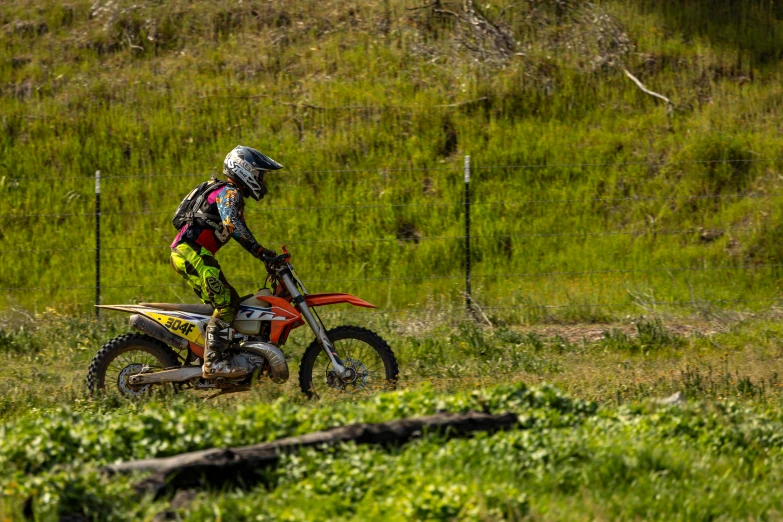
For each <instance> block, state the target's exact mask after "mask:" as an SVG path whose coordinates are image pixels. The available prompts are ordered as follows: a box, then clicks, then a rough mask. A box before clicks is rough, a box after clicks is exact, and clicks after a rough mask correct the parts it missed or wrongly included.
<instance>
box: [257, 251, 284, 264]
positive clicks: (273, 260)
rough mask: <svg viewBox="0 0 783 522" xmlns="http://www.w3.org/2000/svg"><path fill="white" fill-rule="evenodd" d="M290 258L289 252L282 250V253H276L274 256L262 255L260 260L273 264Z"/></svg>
mask: <svg viewBox="0 0 783 522" xmlns="http://www.w3.org/2000/svg"><path fill="white" fill-rule="evenodd" d="M290 258H291V254H289V253H288V252H283V253H282V254H279V255H276V256H274V257H262V258H261V260H262V261H263V262H264V263H266V264H267V265H270V266H274V265H278V264H280V262H281V261H288V259H290Z"/></svg>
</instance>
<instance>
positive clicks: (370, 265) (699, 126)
mask: <svg viewBox="0 0 783 522" xmlns="http://www.w3.org/2000/svg"><path fill="white" fill-rule="evenodd" d="M510 4H511V2H494V1H493V2H489V3H488V4H486V5H485V4H481V9H482V10H483V11H484V12H485V13H486V15H487V16H488V17H489V18H490V19H494V18H495V17H497V16H499V15H500V13H501V10H502V9H503V8H505V7H508V6H509V5H510ZM599 4H600V5H599V7H598V8H595V9H597V10H593V11H590V9H593V8H592V7H589V6H587V5H586V4H582V7H580V8H579V9H578V10H576V11H574V10H572V8H569V7H567V6H569V5H573V3H572V2H562V3H558V4H557V5H560V6H566V7H564V8H562V9H560V8H558V7H557V6H556V5H555V4H554V3H547V2H530V3H522V4H519V5H517V6H516V7H514V8H512V9H509V10H507V11H506V12H505V13H504V14H503V17H504V20H505V22H506V23H507V24H508V25H507V27H508V29H509V30H510V31H512V32H513V34H514V37H515V39H516V40H518V41H519V44H518V48H517V49H516V51H518V52H519V55H515V56H513V57H511V58H509V59H507V60H506V59H502V58H500V57H499V56H498V55H497V54H496V53H495V52H494V51H493V49H492V47H491V46H490V45H489V44H488V43H487V41H482V40H477V39H476V38H475V35H473V34H471V33H469V32H465V28H464V27H460V26H459V24H457V23H455V20H454V19H453V17H451V16H449V15H445V16H438V15H437V14H436V13H433V12H432V11H431V10H427V9H409V8H412V7H416V6H419V5H422V4H421V3H415V2H405V1H396V0H386V1H383V2H381V1H373V2H364V3H350V2H349V3H346V2H338V1H336V0H327V1H321V2H313V1H308V0H293V1H285V2H284V1H282V0H279V1H277V0H276V1H272V2H258V1H244V2H242V3H241V4H239V3H234V4H230V5H229V4H226V3H223V2H215V1H211V0H195V1H192V2H185V1H174V2H163V3H145V4H138V3H136V4H134V3H132V2H125V1H122V2H117V3H101V2H99V3H94V2H87V1H85V0H74V1H72V2H69V3H68V4H61V3H59V2H51V1H45V0H39V1H36V2H33V3H30V2H21V1H18V0H12V1H10V2H5V3H3V4H2V6H0V189H1V190H2V191H3V194H4V196H5V198H4V201H5V205H4V208H3V211H2V216H0V221H1V222H2V223H0V263H2V267H3V268H2V271H0V288H3V289H4V290H2V292H1V293H0V306H2V308H3V311H2V314H0V356H2V357H3V360H4V374H5V375H7V376H9V378H4V379H2V380H0V439H1V440H2V441H3V443H2V444H0V467H1V468H2V469H3V470H4V471H5V473H4V475H3V476H2V477H0V492H2V493H0V518H8V519H10V520H16V519H22V518H24V517H30V516H31V514H32V516H33V517H35V518H37V519H38V520H57V519H59V517H61V516H63V515H66V514H73V513H75V514H82V515H84V516H86V517H87V518H88V519H96V520H152V518H153V517H154V516H156V515H159V514H161V513H163V512H165V511H167V510H174V511H176V512H177V515H176V516H179V517H180V518H181V519H186V520H205V519H214V520H247V519H249V518H255V519H257V520H313V519H340V520H343V519H345V520H347V519H363V520H376V519H377V520H380V519H383V520H395V519H399V520H410V519H420V520H451V519H464V520H500V519H521V518H526V517H527V518H528V519H533V520H596V519H611V520H618V519H620V520H626V519H660V520H706V519H709V520H715V519H718V520H720V519H725V520H737V519H768V520H776V519H779V518H781V512H782V510H783V506H782V505H781V504H782V501H781V494H780V487H779V484H780V479H781V477H780V471H779V470H780V469H781V464H783V462H781V452H780V448H781V444H780V440H779V436H778V435H777V434H778V433H779V432H780V429H781V426H780V424H781V414H780V412H781V411H783V410H782V409H781V407H780V405H781V395H780V389H781V381H780V371H781V370H780V360H781V357H782V356H783V352H781V348H780V346H781V340H782V339H783V329H782V328H781V326H780V323H779V319H780V315H779V311H778V309H777V307H775V306H773V304H774V300H775V299H776V298H777V297H778V294H779V289H780V279H781V273H782V272H781V270H780V266H778V265H779V262H780V259H781V250H780V249H781V247H780V245H781V244H782V243H781V239H783V234H782V233H781V230H783V228H782V227H783V213H782V212H781V210H780V209H781V196H779V195H778V191H779V186H780V170H781V160H779V159H778V160H775V161H761V160H764V159H777V158H780V157H781V154H780V147H779V144H778V139H777V135H778V130H779V128H780V124H781V122H780V118H781V116H780V107H781V100H783V96H781V94H783V91H781V76H782V75H783V70H781V67H780V65H779V60H778V59H777V54H778V49H780V48H781V43H783V42H781V39H782V38H783V36H782V35H783V33H781V26H780V21H779V20H780V8H779V7H778V6H777V4H773V3H771V2H769V1H768V0H751V1H748V2H742V3H741V5H737V3H736V2H728V1H725V0H705V1H703V2H698V3H688V5H687V6H679V5H678V6H676V7H675V6H673V5H670V3H669V2H659V1H653V0H634V1H632V2H622V1H619V0H602V1H601V2H599ZM691 4H692V5H691ZM452 7H453V9H456V10H457V11H459V10H460V9H461V7H460V5H457V4H455V5H454V6H452ZM532 7H536V9H535V10H533V9H532ZM604 12H605V13H606V14H607V15H608V16H609V17H610V18H601V17H598V18H596V17H594V16H592V15H595V14H596V13H598V14H601V13H604ZM586 14H587V15H590V16H586ZM595 20H598V22H595ZM591 21H592V22H591ZM593 23H599V24H603V25H601V28H602V31H604V32H600V31H597V28H596V27H595V26H594V25H592V24H593ZM617 27H620V28H622V31H624V32H625V33H626V34H627V36H628V42H629V43H630V46H628V45H627V44H626V43H623V42H625V40H623V39H622V38H620V39H619V40H617V41H616V42H620V44H618V45H615V44H612V43H611V42H613V41H615V40H612V39H611V38H608V39H607V38H605V37H601V38H598V35H607V34H608V35H611V36H618V34H619V33H617V32H616V29H617ZM461 42H462V43H467V44H468V45H471V46H475V45H476V44H478V45H479V46H484V51H483V52H484V55H483V56H481V52H480V51H479V52H478V53H477V52H476V51H473V50H471V49H470V48H468V47H466V46H464V45H462V44H461ZM616 42H615V43H616ZM621 66H624V67H626V68H627V69H628V70H629V71H631V72H632V73H633V74H634V75H636V76H637V77H638V78H640V79H641V80H642V81H643V82H644V84H645V85H646V86H647V87H649V88H650V89H652V90H654V91H656V92H660V93H662V94H664V95H666V96H668V97H670V98H671V99H672V102H673V105H674V110H673V111H672V113H671V114H670V115H667V113H666V108H665V106H664V105H663V104H661V103H659V102H658V101H656V100H654V99H653V98H652V97H650V96H648V95H646V94H644V93H642V92H641V91H640V90H639V89H638V88H637V87H636V86H635V85H634V84H633V83H631V82H630V81H629V80H628V79H627V78H626V76H625V75H624V74H623V73H622V71H621ZM237 143H243V144H246V145H251V146H254V147H257V148H259V149H260V150H262V151H264V152H266V153H268V154H269V155H271V156H272V157H274V158H275V159H277V160H279V161H281V162H282V163H283V164H285V165H286V170H285V171H282V172H281V173H280V174H279V175H274V177H273V178H274V179H273V180H272V181H271V182H270V185H271V192H270V194H269V196H268V198H267V199H265V200H264V201H263V202H262V203H261V204H260V205H256V204H253V203H251V204H250V205H248V211H247V217H248V221H249V224H250V226H251V228H252V229H253V230H254V232H255V233H256V235H257V236H258V238H259V239H260V240H261V241H262V242H263V243H265V244H266V245H267V246H273V247H277V246H278V243H281V242H283V241H285V242H287V243H288V244H289V245H290V248H291V250H292V251H293V253H294V264H295V265H296V267H297V268H298V269H299V272H300V273H301V275H302V276H303V278H304V280H305V282H306V283H307V282H308V281H310V282H311V284H308V288H309V289H310V290H311V291H348V292H351V293H355V294H358V295H360V296H361V297H363V298H366V299H368V300H370V301H372V302H375V303H376V304H378V305H380V306H382V307H384V308H387V309H395V310H398V312H391V311H387V312H371V311H361V310H338V311H335V312H329V313H327V314H325V315H326V317H325V319H326V321H327V323H328V324H329V325H330V326H336V325H338V324H343V323H357V324H361V325H364V326H368V327H371V328H373V329H374V330H377V331H379V332H380V333H381V334H382V335H383V337H384V338H385V339H387V340H388V341H389V342H390V344H391V345H392V347H393V349H394V350H395V353H396V354H397V356H398V360H399V362H400V368H401V372H402V373H401V382H400V388H401V389H400V391H398V392H395V393H388V394H383V395H379V396H377V397H373V398H371V399H367V400H364V401H359V402H355V403H350V404H349V403H348V402H345V401H338V402H335V403H317V404H312V403H307V402H306V401H304V400H303V399H302V398H301V397H300V395H299V393H298V387H297V383H296V382H295V381H294V380H292V381H290V382H289V383H287V384H285V385H284V386H279V387H273V386H272V385H269V384H265V385H263V386H259V387H257V388H256V389H254V390H253V391H252V392H249V393H246V394H237V395H235V396H229V397H225V398H221V399H218V400H216V401H212V402H207V403H203V402H202V401H201V399H202V397H201V396H199V395H197V394H184V395H182V396H179V397H176V398H174V399H171V398H167V397H151V398H149V399H148V400H146V401H143V402H141V403H138V404H129V403H125V402H122V401H110V400H94V399H90V398H89V397H87V396H86V394H85V388H84V378H85V373H86V368H87V365H88V364H89V360H90V358H91V357H92V356H93V355H94V353H95V352H96V350H97V349H98V348H99V347H100V345H101V344H103V343H104V342H105V341H106V340H108V339H109V338H111V337H113V336H115V335H118V334H119V333H121V332H124V331H126V330H127V323H126V322H125V321H126V318H125V317H123V316H122V315H120V314H117V315H112V314H107V315H104V316H103V318H102V321H101V322H100V323H96V322H94V321H93V320H92V319H91V317H92V310H91V305H92V299H93V294H94V290H93V289H92V288H90V286H91V285H92V284H93V282H94V277H95V276H94V265H93V259H94V251H93V250H91V249H92V247H93V245H94V236H93V230H94V218H93V217H92V216H89V215H74V216H49V215H47V216H28V215H29V214H89V213H90V212H92V211H93V186H94V181H93V176H94V173H95V171H96V170H101V171H102V173H103V176H104V178H103V183H102V185H103V211H104V212H105V214H104V216H103V218H102V232H103V234H102V244H103V246H104V247H105V250H104V251H103V252H102V259H101V262H102V267H103V284H104V286H105V288H104V302H133V301H136V300H155V301H166V300H171V301H180V302H188V301H191V302H192V301H194V300H195V298H194V296H193V295H192V293H191V292H190V290H188V289H187V287H185V286H184V285H182V284H180V282H179V280H178V276H176V275H175V274H174V273H173V271H172V270H171V269H170V267H169V266H168V254H167V250H166V248H167V245H168V244H169V243H170V241H171V239H172V236H173V232H174V230H173V228H172V227H171V226H170V225H169V219H170V215H171V213H172V212H173V210H174V208H175V207H176V205H177V203H178V202H179V200H180V199H181V198H182V197H183V196H184V194H186V193H187V192H188V191H189V190H190V189H191V188H192V186H194V185H195V184H196V183H197V182H198V181H200V180H201V179H202V176H200V175H201V174H203V177H206V176H207V175H208V174H210V173H216V172H219V170H220V168H221V162H222V159H223V157H224V155H225V154H226V152H227V151H228V150H230V149H231V148H232V147H234V146H235V145H236V144H237ZM468 154H469V155H470V156H471V159H472V164H473V166H474V170H473V175H472V185H471V190H472V194H473V200H474V202H475V203H476V205H474V206H473V208H472V223H473V228H472V230H473V233H474V234H475V235H476V237H474V239H473V244H472V246H473V258H472V262H473V271H474V276H475V277H474V280H473V286H474V292H475V298H476V302H477V304H478V305H479V306H480V307H481V310H480V312H479V313H478V314H477V321H478V323H473V322H465V321H464V320H463V317H464V316H463V312H462V310H463V303H464V296H463V295H461V291H462V288H463V286H462V285H463V281H462V279H461V276H462V263H463V260H464V250H463V248H464V247H463V241H462V239H461V238H459V237H458V236H461V235H462V234H463V231H464V224H463V215H464V214H463V211H464V208H463V207H462V205H461V203H462V197H463V190H464V187H463V183H462V165H463V161H464V160H463V158H464V156H465V155H468ZM713 160H726V162H724V163H715V162H712V161H713ZM750 160H760V161H750ZM520 165H545V166H546V168H539V167H536V168H524V169H523V168H511V167H507V168H501V167H502V166H520ZM414 169H416V170H414ZM183 174H198V175H195V176H192V177H185V176H182V175H183ZM140 176H149V177H140ZM51 178H54V179H51ZM743 194H751V195H752V196H747V195H745V196H742V195H743ZM738 195H739V196H738ZM712 196H721V197H712ZM500 202H502V203H500ZM345 206H348V208H320V209H318V208H315V207H345ZM275 208H277V209H278V210H275ZM281 209H288V210H281ZM453 236H456V237H453ZM417 237H418V238H421V239H420V240H418V241H416V240H412V239H414V238H417ZM426 238H433V239H426ZM435 238H442V239H435ZM334 239H337V240H340V241H336V242H331V241H326V242H319V241H323V240H334ZM378 239H383V240H384V241H377V240H378ZM347 240H355V241H347ZM26 250H53V251H51V252H27V251H26ZM219 259H220V261H221V263H222V264H223V266H224V267H225V269H226V272H227V274H228V277H229V280H231V281H232V282H235V283H236V286H237V287H238V289H239V290H240V293H245V292H250V291H253V290H255V289H256V288H257V287H258V286H259V285H260V282H261V280H262V276H263V273H262V267H260V266H259V265H257V264H256V263H255V262H254V261H252V258H250V257H249V256H248V255H246V254H245V253H244V252H243V251H241V249H240V248H239V247H237V246H236V245H231V246H229V247H227V248H226V249H225V250H224V251H222V252H221V254H220V257H219ZM493 274H506V275H503V276H497V277H496V276H493ZM508 274H513V275H508ZM429 276H453V279H447V278H442V279H419V278H426V277H429ZM338 279H349V280H350V281H335V280H338ZM158 285H170V286H158ZM11 287H20V288H28V287H31V288H43V290H15V291H12V290H5V289H7V288H11ZM81 287H86V288H81ZM666 302H676V303H678V304H676V305H666V304H661V303H666ZM488 323H491V324H492V326H491V327H490V326H489V325H488ZM309 341H310V337H309V336H308V335H306V333H304V332H303V331H297V332H295V334H294V335H293V336H292V339H291V340H290V343H289V344H288V345H287V346H286V347H284V349H285V352H286V355H287V356H288V357H289V360H290V362H291V366H292V375H296V368H297V365H298V357H299V356H300V354H301V353H302V351H303V348H304V347H305V346H306V345H307V344H309ZM523 383H525V384H523ZM553 386H554V387H553ZM558 390H560V391H558ZM677 391H681V392H684V394H685V396H686V397H687V398H688V402H687V403H686V404H685V405H684V406H682V407H672V408H669V407H662V406H659V405H657V403H656V402H655V401H654V399H656V398H659V397H665V396H668V395H671V394H672V393H675V392H677ZM591 401H594V402H591ZM468 408H472V409H487V410H489V411H514V412H516V413H518V414H519V415H520V416H521V417H522V418H523V419H524V420H525V423H526V424H525V426H526V429H524V430H518V431H514V432H509V433H499V434H495V435H492V436H480V437H476V438H474V439H469V440H444V439H441V438H438V437H423V438H422V439H421V440H419V441H416V442H414V443H412V444H409V445H406V446H403V447H399V448H391V449H379V448H368V447H354V446H351V445H346V446H341V447H338V448H334V449H331V450H317V451H316V450H313V451H306V452H302V453H301V454H295V455H291V456H289V457H287V458H286V460H285V462H284V464H283V465H282V466H280V468H279V469H278V470H277V472H276V473H274V474H273V475H272V476H269V477H266V480H265V481H264V482H263V483H262V484H260V485H255V486H248V487H235V488H234V487H232V488H228V489H225V490H221V491H215V490H207V491H199V492H194V493H193V494H190V495H186V496H185V497H183V498H180V499H179V500H178V501H174V502H170V501H171V500H172V499H169V498H165V499H162V500H159V501H151V500H150V499H144V498H139V497H137V496H135V494H134V493H133V491H132V484H133V482H134V481H135V480H136V479H137V478H138V477H131V478H107V477H105V476H103V475H101V474H100V473H99V471H98V470H99V468H100V467H101V466H102V465H104V464H106V463H109V462H113V461H115V460H122V459H129V458H137V457H148V456H155V455H158V456H160V455H169V454H173V453H176V452H179V451H185V450H193V449H198V448H205V447H212V446H215V445H230V444H237V445H239V444H249V443H253V442H259V441H265V440H272V439H275V438H278V437H282V436H286V435H291V434H297V433H304V432H307V431H311V430H316V429H322V428H325V427H328V426H333V425H340V424H344V423H348V422H356V421H373V422H374V421H381V420H388V419H394V418H400V417H406V416H411V415H420V414H427V413H432V412H434V411H437V410H441V409H446V410H453V411H462V410H464V409H468ZM176 505H180V507H176Z"/></svg>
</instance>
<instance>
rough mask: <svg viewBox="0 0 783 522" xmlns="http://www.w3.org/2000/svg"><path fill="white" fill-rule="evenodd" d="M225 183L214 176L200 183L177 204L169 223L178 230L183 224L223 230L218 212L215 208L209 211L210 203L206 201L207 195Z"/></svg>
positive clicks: (226, 183)
mask: <svg viewBox="0 0 783 522" xmlns="http://www.w3.org/2000/svg"><path fill="white" fill-rule="evenodd" d="M226 185H228V182H226V181H218V180H216V179H214V178H213V179H211V180H209V181H205V182H203V183H200V184H199V185H198V186H197V187H196V188H194V189H193V190H192V191H191V192H190V194H188V195H187V196H186V197H185V199H183V200H182V203H180V204H179V206H178V207H177V210H176V212H174V217H173V218H172V219H171V224H172V225H174V228H176V229H177V230H180V229H181V228H182V227H184V226H185V225H188V226H190V227H193V226H197V227H201V228H211V229H212V230H214V231H215V232H216V233H218V234H220V233H221V232H222V230H223V223H222V222H221V220H220V214H218V213H217V211H216V209H214V213H210V212H209V211H210V208H209V207H210V204H209V201H207V196H209V194H211V193H212V192H213V191H215V190H217V189H220V188H223V187H225V186H226Z"/></svg>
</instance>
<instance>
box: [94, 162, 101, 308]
mask: <svg viewBox="0 0 783 522" xmlns="http://www.w3.org/2000/svg"><path fill="white" fill-rule="evenodd" d="M95 304H96V305H99V304H101V171H100V170H96V171H95ZM95 318H96V319H100V318H101V309H100V308H96V309H95Z"/></svg>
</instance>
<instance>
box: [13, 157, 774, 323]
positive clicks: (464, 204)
mask: <svg viewBox="0 0 783 522" xmlns="http://www.w3.org/2000/svg"><path fill="white" fill-rule="evenodd" d="M781 161H783V158H754V159H736V160H732V159H726V160H723V159H717V160H703V161H699V160H694V161H675V162H663V161H661V162H657V161H639V162H634V161H631V162H617V163H598V162H597V163H562V164H556V163H551V164H527V165H525V164H522V165H482V166H470V163H469V159H468V158H466V162H465V166H464V174H465V178H464V183H465V198H464V200H463V201H435V202H415V203H408V202H389V203H361V204H344V205H329V204H327V205H312V206H310V205H307V206H305V205H294V206H278V207H274V206H273V207H264V208H258V209H254V211H253V212H252V213H253V214H265V213H275V212H286V213H291V212H297V211H307V212H328V211H348V210H364V209H381V208H383V209H386V208H388V209H402V208H409V207H411V208H433V209H434V208H452V209H455V210H458V211H459V212H461V213H462V214H463V217H464V220H465V233H464V234H451V235H429V236H419V235H415V236H412V237H398V236H393V237H371V238H368V237H354V238H346V237H335V238H321V239H313V240H297V239H267V240H266V241H265V242H271V243H285V244H290V245H329V244H349V243H350V244H361V243H368V244H383V243H392V244H396V243H403V244H404V243H410V242H415V243H420V242H429V241H459V242H464V248H465V251H466V253H467V255H466V259H465V266H464V273H460V274H442V273H432V274H426V275H420V276H384V277H358V278H342V279H314V280H310V281H309V282H312V283H341V282H344V283H349V282H351V283H352V282H371V281H375V282H380V281H388V282H424V281H436V280H465V292H464V293H465V295H466V299H467V308H468V309H469V310H470V309H471V308H472V306H473V304H474V303H473V301H472V298H471V286H470V284H471V280H473V279H476V280H489V279H523V278H558V277H591V276H597V275H607V274H614V275H631V274H656V273H663V274H666V273H669V274H673V273H677V272H715V271H727V272H728V271H732V272H751V271H759V270H777V269H780V268H783V264H778V263H769V262H762V263H757V264H747V263H744V264H743V263H739V264H730V263H729V264H717V265H716V264H714V263H713V264H712V266H710V265H708V264H706V262H707V260H700V262H699V266H674V267H665V266H662V267H659V268H621V269H592V270H547V271H538V272H536V271H531V272H507V273H479V274H473V273H472V270H471V250H470V245H471V241H474V240H480V239H510V238H596V237H612V236H626V237H630V238H637V237H657V236H685V235H692V234H699V236H700V237H707V238H714V237H720V236H721V235H723V234H728V233H739V232H750V231H754V230H757V229H758V227H754V226H749V225H747V224H743V225H730V226H722V227H716V228H704V227H689V228H660V227H658V226H656V225H655V224H654V220H653V222H652V223H651V224H650V225H649V226H644V227H639V226H637V227H636V228H631V229H617V230H589V229H588V230H579V229H562V230H522V231H515V232H513V233H493V234H486V233H485V234H481V233H479V234H476V233H474V232H473V231H472V230H471V225H470V212H471V208H472V207H478V208H482V207H483V208H514V207H522V206H526V205H556V204H563V205H573V206H579V205H583V206H588V205H594V204H601V205H612V204H614V205H627V204H630V205H634V204H643V203H656V202H659V203H666V202H687V201H701V200H714V201H724V200H725V201H738V200H760V199H774V198H778V197H781V196H783V193H780V192H774V191H773V192H758V191H753V192H736V193H725V194H724V193H710V194H705V193H695V194H685V195H665V196H659V195H645V194H638V195H622V196H618V197H603V196H600V195H599V196H594V197H578V198H574V197H563V198H504V199H498V200H490V201H471V182H470V174H471V171H494V170H499V169H507V170H523V169H554V168H559V169H576V168H614V167H628V166H656V167H660V166H664V165H667V166H677V165H693V164H719V163H727V164H732V163H774V162H781ZM456 170H457V167H455V166H454V165H448V166H442V167H412V168H398V169H387V168H379V169H342V170H310V171H294V172H291V173H289V174H288V176H289V181H290V179H291V177H293V178H296V177H297V176H298V177H299V178H302V177H305V176H307V175H310V174H327V173H328V174H344V173H376V174H380V175H385V174H390V173H398V172H426V171H439V172H448V171H451V172H454V171H456ZM460 170H462V168H461V167H460ZM190 177H204V175H203V174H156V175H145V174H129V175H113V176H102V177H101V176H100V174H99V173H96V178H95V182H96V192H95V195H96V210H95V211H94V212H61V213H57V212H41V213H35V212H34V213H29V212H14V211H10V212H4V213H0V219H2V220H14V219H22V218H24V219H32V218H41V219H52V218H58V219H70V218H89V219H90V220H95V224H96V238H95V240H96V245H95V246H94V247H89V246H76V247H67V248H57V247H55V248H2V249H0V256H3V255H20V254H30V255H44V254H53V253H57V252H95V263H96V270H95V275H96V282H95V284H94V285H89V284H77V285H66V286H39V285H34V286H6V287H2V288H0V291H2V292H4V293H7V294H9V295H10V294H14V293H19V292H57V291H63V290H69V291H70V290H88V289H95V290H96V303H100V301H101V291H102V290H109V289H142V288H167V287H171V288H176V287H183V284H182V283H176V284H133V285H102V283H101V279H100V278H101V274H100V259H101V252H102V251H127V252H133V251H136V250H163V249H168V248H170V246H169V245H167V244H160V245H150V244H140V245H128V246H101V245H100V222H101V220H102V219H107V218H111V217H113V216H131V217H136V216H148V215H149V216H161V217H162V216H170V215H172V212H171V211H157V210H142V211H122V210H119V211H117V210H114V211H112V210H109V211H108V212H102V211H101V208H100V181H106V180H112V179H119V180H126V179H132V178H148V179H167V178H190ZM70 180H79V181H84V182H87V181H90V182H92V181H93V179H92V178H88V177H85V176H66V177H49V178H5V180H4V182H5V183H24V182H36V181H43V182H55V181H70ZM375 181H376V180H372V179H370V180H367V179H364V180H350V181H346V182H345V183H348V184H351V183H373V182H375ZM177 203H178V201H177V202H172V208H173V206H175V205H176V204H177ZM33 239H35V238H33ZM710 240H711V239H710ZM237 283H238V284H256V283H259V281H237ZM777 300H778V299H777V298H775V297H769V298H759V299H711V300H699V299H691V300H663V301H656V300H648V301H646V304H647V305H650V306H694V305H695V304H696V303H698V304H730V303H737V304H739V303H752V302H776V301H777ZM627 304H628V303H627V302H625V303H621V302H607V303H586V304H585V306H589V307H618V306H624V305H627ZM567 306H573V303H569V304H561V303H545V304H540V305H539V304H525V305H515V306H513V307H497V306H488V307H483V308H482V309H483V310H512V309H520V308H563V307H567ZM384 310H385V311H388V312H398V311H405V312H411V309H410V308H385V309H384ZM449 310H451V309H449ZM425 311H426V312H437V311H438V309H437V308H434V309H433V308H427V309H426V310H425Z"/></svg>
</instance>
